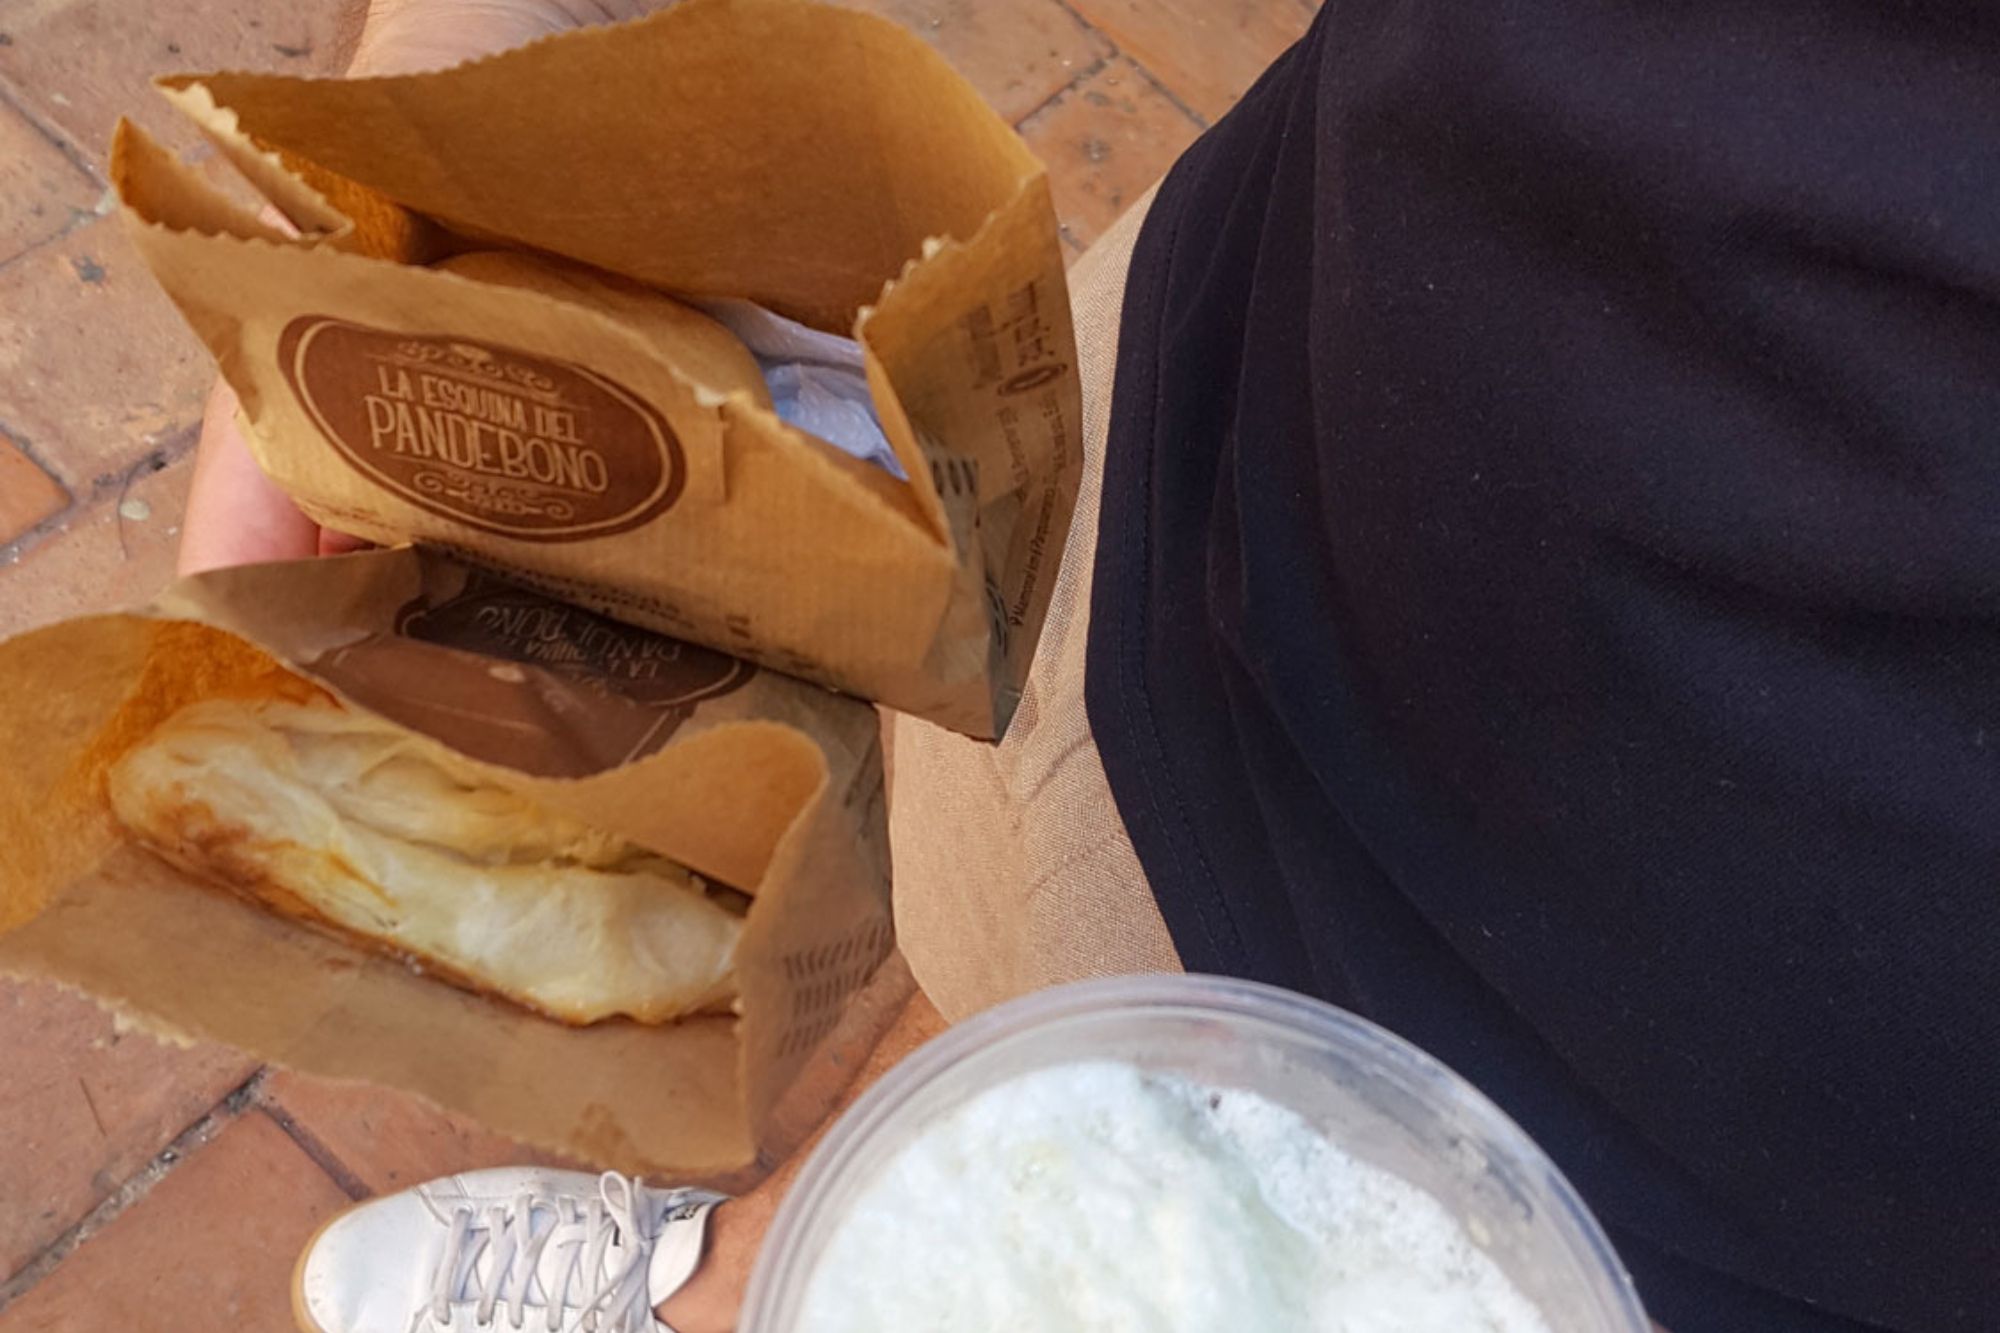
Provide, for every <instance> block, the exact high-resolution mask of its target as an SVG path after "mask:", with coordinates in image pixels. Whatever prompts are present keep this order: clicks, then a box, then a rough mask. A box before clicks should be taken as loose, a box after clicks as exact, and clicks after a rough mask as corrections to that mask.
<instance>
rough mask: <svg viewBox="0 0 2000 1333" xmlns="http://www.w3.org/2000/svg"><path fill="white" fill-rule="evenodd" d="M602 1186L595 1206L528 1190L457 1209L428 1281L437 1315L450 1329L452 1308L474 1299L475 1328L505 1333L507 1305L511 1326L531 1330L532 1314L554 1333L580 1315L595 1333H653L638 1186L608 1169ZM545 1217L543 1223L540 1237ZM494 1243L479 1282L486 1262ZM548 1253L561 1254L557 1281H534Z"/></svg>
mask: <svg viewBox="0 0 2000 1333" xmlns="http://www.w3.org/2000/svg"><path fill="white" fill-rule="evenodd" d="M597 1190H598V1197H597V1198H595V1199H592V1200H591V1201H590V1202H589V1203H588V1204H578V1203H577V1202H576V1200H574V1199H570V1198H563V1197H550V1196H548V1195H541V1194H531V1193H524V1194H520V1195H518V1196H516V1197H515V1199H514V1201H513V1202H512V1203H511V1204H507V1205H504V1206H502V1205H499V1204H495V1205H491V1206H489V1207H486V1208H482V1209H479V1210H477V1211H476V1212H475V1211H474V1210H473V1209H471V1208H459V1209H455V1210H454V1211H453V1212H452V1215H451V1230H450V1233H449V1234H448V1235H447V1236H446V1238H445V1247H444V1254H443V1255H442V1256H441V1257H440V1258H439V1260H438V1266H437V1271H436V1272H435V1273H434V1274H433V1275H432V1278H431V1315H432V1317H433V1318H434V1319H435V1320H436V1321H437V1322H438V1323H439V1324H440V1325H443V1326H445V1327H450V1326H451V1321H452V1307H453V1306H454V1305H464V1304H468V1303H469V1304H471V1305H472V1306H473V1312H472V1313H473V1323H472V1327H473V1328H475V1329H490V1328H497V1327H499V1325H498V1324H496V1323H495V1322H494V1315H495V1314H496V1313H498V1312H499V1311H500V1309H501V1308H502V1307H503V1306H504V1307H505V1309H506V1312H507V1326H508V1327H509V1328H516V1329H524V1328H526V1327H527V1319H528V1315H529V1314H530V1313H531V1312H533V1313H535V1314H537V1315H539V1316H540V1317H541V1318H542V1320H543V1327H544V1328H546V1329H548V1330H549V1331H550V1333H557V1331H558V1330H560V1329H562V1328H563V1327H564V1322H563V1321H564V1319H565V1318H566V1317H568V1316H570V1315H575V1314H580V1315H582V1316H583V1327H584V1328H585V1329H588V1330H592V1333H652V1330H653V1308H652V1305H651V1304H650V1303H649V1302H648V1300H647V1299H646V1260H647V1248H646V1244H645V1241H646V1239H648V1238H647V1237H646V1236H644V1235H643V1233H642V1232H641V1231H640V1229H639V1228H640V1219H639V1217H638V1203H639V1187H638V1186H637V1185H636V1184H634V1183H633V1182H632V1181H631V1180H629V1179H627V1178H626V1177H624V1176H621V1175H619V1174H618V1173H617V1172H616V1171H607V1172H605V1173H604V1175H603V1176H602V1177H600V1178H599V1180H598V1183H597ZM538 1216H539V1217H541V1218H542V1219H543V1222H544V1225H543V1226H542V1227H541V1229H540V1230H539V1231H537V1229H536V1226H535V1222H536V1218H537V1217H538ZM489 1247H490V1249H491V1258H490V1261H489V1262H488V1263H487V1264H486V1265H485V1274H484V1276H483V1277H482V1276H481V1274H480V1271H479V1270H480V1262H479V1261H480V1258H481V1256H482V1253H483V1252H484V1251H486V1250H487V1249H488V1248H489ZM550 1250H554V1251H555V1252H556V1255H557V1256H558V1261H557V1264H556V1267H555V1270H554V1282H553V1283H552V1284H549V1283H544V1282H543V1281H542V1279H541V1278H539V1277H538V1276H537V1273H538V1270H539V1269H540V1268H541V1264H542V1256H543V1255H544V1254H545V1253H547V1252H548V1251H550ZM563 1251H568V1253H567V1254H564V1253H563ZM607 1268H608V1271H607Z"/></svg>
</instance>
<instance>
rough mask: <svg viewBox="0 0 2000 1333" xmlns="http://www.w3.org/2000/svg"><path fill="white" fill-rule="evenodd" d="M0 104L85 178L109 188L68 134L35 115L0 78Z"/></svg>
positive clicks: (93, 183) (10, 85)
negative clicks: (47, 142)
mask: <svg viewBox="0 0 2000 1333" xmlns="http://www.w3.org/2000/svg"><path fill="white" fill-rule="evenodd" d="M0 105H5V106H8V107H11V108H13V110H14V112H15V114H17V115H19V116H20V117H21V119H22V120H24V121H26V122H27V124H28V128H29V129H31V130H33V131H34V132H35V133H37V134H39V135H41V136H42V137H43V138H44V139H47V140H48V141H49V143H50V144H51V145H52V146H53V147H54V148H55V150H56V151H57V152H58V153H61V154H62V155H63V157H64V158H65V159H67V160H68V162H69V164H70V165H71V166H73V167H75V168H76V169H77V170H78V171H80V172H82V173H83V178H84V179H85V180H87V181H89V182H90V183H91V184H92V185H95V186H97V188H98V189H100V190H102V189H108V188H109V186H110V182H108V181H107V180H105V178H104V177H102V176H100V175H98V174H97V168H95V167H93V166H92V165H91V164H90V159H89V158H87V157H85V156H84V155H83V150H82V149H80V148H78V147H77V146H76V145H75V144H73V143H71V142H70V140H69V136H68V135H66V134H64V133H63V132H62V131H61V130H59V129H57V128H56V127H55V126H54V125H53V124H51V123H50V122H49V121H47V120H45V119H44V118H43V117H41V116H39V115H36V114H35V111H34V109H33V108H32V107H29V106H27V105H25V104H23V102H22V101H21V98H20V95H19V94H18V93H17V92H16V91H15V90H14V87H13V85H12V84H11V83H9V82H8V81H7V80H6V79H0Z"/></svg>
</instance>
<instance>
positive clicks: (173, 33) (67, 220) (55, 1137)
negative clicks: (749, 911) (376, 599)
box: [0, 0, 1313, 1333]
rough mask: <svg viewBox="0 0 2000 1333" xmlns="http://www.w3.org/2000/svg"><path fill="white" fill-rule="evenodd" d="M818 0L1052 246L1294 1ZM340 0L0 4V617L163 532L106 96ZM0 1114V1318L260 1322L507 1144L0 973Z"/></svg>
mask: <svg viewBox="0 0 2000 1333" xmlns="http://www.w3.org/2000/svg"><path fill="white" fill-rule="evenodd" d="M848 2H850V3H854V4H856V5H857V6H858V7H861V8H869V9H874V10H876V11H878V12H881V13H883V14H885V15H888V16H889V17H891V18H894V19H896V20H898V21H900V22H902V23H905V24H907V25H909V26H910V27H911V28H913V29H914V30H916V31H917V32H919V33H921V34H922V35H923V36H924V37H925V38H927V39H928V40H929V41H931V42H932V43H933V44H935V45H936V46H937V48H938V49H939V50H940V51H942V52H943V53H944V54H945V55H946V56H947V57H949V58H950V59H951V60H952V61H953V62H954V63H955V64H957V65H958V67H959V68H960V69H962V70H963V71H964V72H965V73H966V75H967V76H968V77H969V78H971V79H972V81H973V82H974V83H975V84H976V85H977V86H978V87H979V88H980V89H981V91H983V92H984V93H985V94H986V96H987V97H988V99H989V100H990V101H991V102H992V104H993V105H994V106H995V107H996V108H997V109H999V111H1000V112H1001V113H1002V114H1003V115H1005V116H1007V117H1008V119H1010V120H1012V121H1013V122H1014V123H1015V124H1017V125H1018V126H1019V127H1020V129H1021V132H1022V134H1023V135H1024V136H1025V137H1026V139H1027V141H1028V142H1029V144H1030V145H1031V146H1032V147H1033V148H1034V149H1035V151H1036V152H1037V153H1038V154H1040V155H1041V157H1042V158H1043V159H1044V160H1045V161H1046V162H1047V163H1048V164H1049V169H1050V171H1051V173H1052V175H1053V178H1054V183H1055V196H1056V201H1057V206H1058V209H1059V210H1060V212H1061V214H1062V220H1063V227H1064V234H1065V237H1066V239H1067V241H1068V242H1069V244H1070V245H1071V246H1072V247H1073V248H1074V249H1076V250H1077V251H1078V252H1081V250H1082V249H1083V247H1085V246H1086V245H1088V244H1089V242H1090V241H1091V240H1092V239H1093V238H1094V237H1096V236H1097V235H1098V234H1099V233H1100V232H1101V231H1103V229H1104V228H1105V227H1106V226H1107V225H1108V224H1109V223H1110V222H1111V220H1112V219H1114V218H1115V217H1117V216H1118V214H1119V213H1120V212H1121V211H1122V210H1123V209H1124V208H1125V207H1126V206H1127V205H1128V204H1129V203H1130V202H1131V201H1132V200H1133V199H1135V198H1137V197H1138V195H1139V194H1141V193H1142V192H1143V191H1144V190H1145V188H1146V187H1147V186H1148V185H1150V184H1151V183H1152V182H1153V181H1154V180H1155V179H1156V178H1157V177H1158V176H1159V175H1160V173H1161V172H1162V171H1164V170H1165V169H1166V167H1167V166H1168V165H1169V164H1170V163H1171V162H1172V161H1173V159H1174V157H1175V155H1176V154H1177V153H1179V152H1180V150H1181V149H1182V148H1184V147H1185V146H1186V145H1187V144H1188V143H1189V142H1190V141H1191V140H1192V139H1193V138H1194V137H1195V136H1196V135H1197V134H1199V133H1200V132H1201V130H1202V128H1203V127H1204V126H1205V125H1206V124H1207V123H1208V121H1209V120H1211V119H1213V118H1214V117H1216V116H1219V115H1221V114H1222V113H1223V112H1224V111H1226V110H1227V109H1228V108H1229V106H1230V105H1231V104H1232V103H1233V102H1234V101H1235V100H1236V98H1238V97H1240V96H1241V95H1242V93H1243V91H1244V90H1245V89H1246V88H1247V87H1248V86H1249V85H1250V83H1251V82H1252V81H1253V80H1254V79H1255V78H1256V76H1257V74H1258V73H1259V72H1260V71H1261V70H1262V69H1263V68H1264V67H1265V66H1266V65H1267V64H1269V62H1270V61H1271V60H1272V59H1273V58H1274V57H1275V56H1276V55H1277V54H1278V53H1279V52H1280V51H1281V50H1283V49H1284V48H1285V47H1286V46H1287V45H1288V44H1289V43H1290V42H1291V41H1292V40H1293V39H1295V38H1296V37H1297V36H1298V35H1299V34H1300V33H1301V32H1303V31H1304V29H1305V25H1306V23H1307V22H1308V21H1309V19H1310V17H1311V11H1312V8H1313V4H1312V0H848ZM348 3H358V0H11V2H9V3H0V635H6V634H12V633H15V632H18V631H21V630H23V629H27V628H30V627H32V626H34V625H38V624H42V623H45V622H47V621H50V620H54V619H57V618H60V617H64V616H71V615H76V614H79V613H81V612H85V611H89V610H94V609H98V608H101V607H108V606H113V605H119V604H124V603H130V602H136V601H142V600H144V599H145V598H147V597H149V596H150V595H152V593H153V592H154V591H156V590H157V589H158V588H159V587H160V586H161V585H162V584H163V583H164V582H165V581H166V579H167V577H168V573H169V570H170V568H171V564H172V560H173V551H174V545H175V541H176V539H177V536H178V532H179V523H180V515H181V511H182V504H183V499H184V496H185V493H186V487H187V481H188V473H189V467H188V463H189V455H190V451H191V449H192V448H193V444H194V438H195V430H196V425H197V420H198V416H199V410H200V404H201V400H202V394H203V392H204V389H205V386H206V383H207V380H208V369H207V364H208V363H207V358H206V356H205V355H204V354H203V353H202V351H201V350H200V348H199V347H198V346H197V345H196V344H195V342H194V340H193V338H192V337H191V335H189V334H188V333H187V331H186V330H185V329H184V328H183V327H182V326H181V324H180V321H179V319H178V317H177V316H176V315H175V314H174V312H173V311H172V310H171V309H170V308H169V306H168V305H167V303H166V301H165V299H164V298H163V297H162V296H160V294H159V293H158V292H157V291H155V290H154V288H153V286H152V283H151V280H150V279H149V277H148V276H147V274H146V273H145V272H144V270H143V269H142V267H141V266H140V265H139V263H138V262H137V260H136V258H135V257H134V256H133V254H132V252H131V250H130V249H129V248H128V247H127V245H126V244H125V241H124V238H123V237H122V236H121V235H120V233H119V229H118V223H117V220H116V219H115V218H111V217H107V216H105V208H104V198H105V182H104V148H105V142H106V138H107V136H108V134H109V131H110V128H111V125H112V123H113V121H114V120H115V118H116V117H117V116H118V115H119V114H120V113H133V114H136V115H138V116H140V117H142V118H144V119H145V120H146V121H147V123H148V125H149V126H150V127H152V128H154V129H156V130H159V129H172V128H173V127H172V126H171V117H170V116H168V115H165V114H162V113H161V112H160V111H159V110H157V109H156V103H155V102H154V99H153V98H152V97H151V95H150V94H149V93H148V91H147V88H146V81H147V79H148V78H149V77H150V76H151V75H152V74H154V73H155V72H158V71H161V70H167V69H199V68H214V67H219V66H234V67H243V66H254V67H261V68H269V69H282V70H285V71H289V72H300V73H329V72H332V71H331V69H330V65H331V61H332V59H333V52H332V46H333V32H334V30H335V23H336V17H337V15H338V12H339V10H340V8H341V7H342V6H343V5H345V4H348ZM173 142H174V143H175V144H176V146H177V147H179V148H181V149H182V150H184V151H186V152H188V153H190V154H191V155H197V156H198V155H200V153H201V151H202V150H201V149H200V148H199V147H198V146H197V145H196V144H195V143H194V142H193V140H192V139H191V138H190V137H188V136H186V135H184V134H183V135H181V137H179V138H177V139H174V140H173ZM9 706H14V701H9ZM897 984H906V983H902V982H899V981H898V979H897V978H894V977H892V978H891V979H890V980H888V981H885V983H884V985H885V987H893V986H895V985H897ZM889 1007H891V1008H892V1007H893V1005H891V1006H889ZM874 1008H875V1009H876V1010H878V1011H879V1010H881V1009H883V1008H884V1005H883V1003H882V1002H881V1001H880V1000H878V1001H877V1003H876V1004H875V1006H874ZM875 1017H879V1013H876V1014H868V1015H864V1018H865V1019H867V1020H870V1021H872V1019H873V1018H875ZM862 1021H863V1020H861V1019H857V1026H859V1025H860V1024H861V1023H862ZM866 1040H867V1038H866V1036H865V1034H861V1033H859V1032H858V1031H857V1033H855V1034H851V1035H850V1037H849V1045H850V1046H852V1045H853V1044H854V1043H856V1042H859V1043H861V1046H862V1048H863V1049H865V1043H866ZM839 1045H840V1043H839V1042H835V1043H834V1047H835V1049H833V1050H831V1051H830V1052H829V1053H828V1054H827V1056H826V1057H825V1059H824V1061H823V1067H822V1068H820V1069H818V1070H816V1071H815V1075H814V1079H815V1080H816V1081H817V1083H819V1084H821V1085H824V1086H826V1087H834V1086H837V1084H838V1083H839V1081H840V1080H841V1079H843V1078H844V1077H845V1074H844V1072H843V1071H844V1069H845V1068H846V1067H849V1064H850V1062H851V1056H852V1051H851V1050H850V1051H849V1052H848V1053H847V1058H845V1059H844V1058H843V1055H842V1052H841V1051H840V1050H839V1049H838V1048H839ZM809 1099H810V1098H804V1099H802V1101H801V1104H803V1101H804V1100H809ZM0 1129H4V1130H5V1133H3V1134H0V1330H4V1333H18V1331H19V1330H28V1329H34V1330H44V1329H46V1330H70V1329H76V1330H84V1329H96V1328H120V1329H132V1330H150V1329H156V1328H157V1329H167V1328H192V1327H218V1328H220V1327H226V1328H230V1329H232V1330H241V1331H242V1333H282V1331H283V1330H284V1329H285V1328H287V1327H288V1326H289V1323H290V1320H289V1315H288V1306H287V1302H286V1299H285V1281H286V1277H287V1274H288V1272H289V1266H290V1262H291V1258H292V1252H293V1250H294V1249H295V1247H296V1245H297V1244H298V1242H299V1240H300V1239H301V1238H302V1237H304V1236H305V1235H307V1234H309V1233H310V1231H311V1229H312V1227H313V1225H314V1224H315V1222H316V1221H317V1220H318V1219H319V1218H321V1217H323V1216H324V1215H325V1214H326V1213H327V1212H328V1211H329V1210H331V1209H333V1208H335V1207H338V1206H340V1205H341V1204H343V1203H344V1202H346V1201H347V1200H348V1199H349V1198H354V1197H361V1196H364V1195H366V1194H368V1193H371V1192H374V1191H377V1190H393V1189H397V1188H401V1187H402V1186H404V1185H406V1184H408V1183H410V1182H411V1181H414V1180H417V1179H422V1178H424V1177H426V1176H429V1175H432V1174H436V1173H438V1172H441V1171H448V1170H453V1169H458V1168H462V1167H466V1166H472V1165H480V1164H490V1163H496V1162H501V1161H506V1160H509V1159H511V1158H514V1157H516V1156H518V1155H519V1153H518V1150H516V1149H515V1148H514V1147H513V1146H512V1145H510V1144H508V1143H506V1142H505V1141H501V1140H496V1139H495V1138H493V1136H491V1135H490V1134H486V1133H484V1132H482V1131H480V1130H478V1129H477V1128H474V1127H470V1126H466V1125H461V1124H457V1123H454V1122H451V1121H450V1120H448V1119H446V1118H445V1117H442V1116H439V1115H437V1114H436V1113H434V1112H431V1111H429V1110H427V1109H425V1108H424V1107H421V1106H418V1105H416V1104H414V1103H413V1102H411V1101H409V1100H408V1099H405V1098H402V1097H398V1096H395V1095H393V1094H389V1093H385V1092H382V1091H380V1090H375V1089H370V1088H361V1087H351V1086H337V1085H332V1084H326V1083H320V1082H317V1081H314V1080H310V1079H305V1078H300V1077H298V1076H296V1075H293V1074H289V1073H285V1072H282V1071H278V1070H260V1069H258V1068H257V1067H256V1066H255V1064H254V1063H253V1062H251V1061H249V1060H247V1059H245V1058H243V1057H242V1056H240V1055H238V1054H237V1053H235V1052H232V1051H228V1050H224V1049H219V1048H215V1047H194V1048H191V1049H181V1048H177V1047H169V1046H164V1045H160V1044H158V1043H156V1042H154V1041H153V1040H152V1039H150V1038H148V1037H145V1036H142V1035H136V1034H130V1033H123V1032H121V1031H120V1030H119V1028H118V1026H117V1025H116V1024H114V1023H113V1021H112V1020H111V1019H110V1018H108V1017H106V1016H105V1015H104V1014H103V1013H101V1012H100V1011H98V1010H97V1009H96V1008H95V1006H93V1005H91V1004H90V1003H88V1002H87V1001H84V1000H80V999H77V998H75V997H73V996H69V995H65V994H59V993H56V992H54V991H52V990H49V989H47V988H45V987H41V986H36V985H20V984H13V983H7V982H0ZM800 1132H801V1133H802V1132H803V1125H802V1126H801V1127H800Z"/></svg>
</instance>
